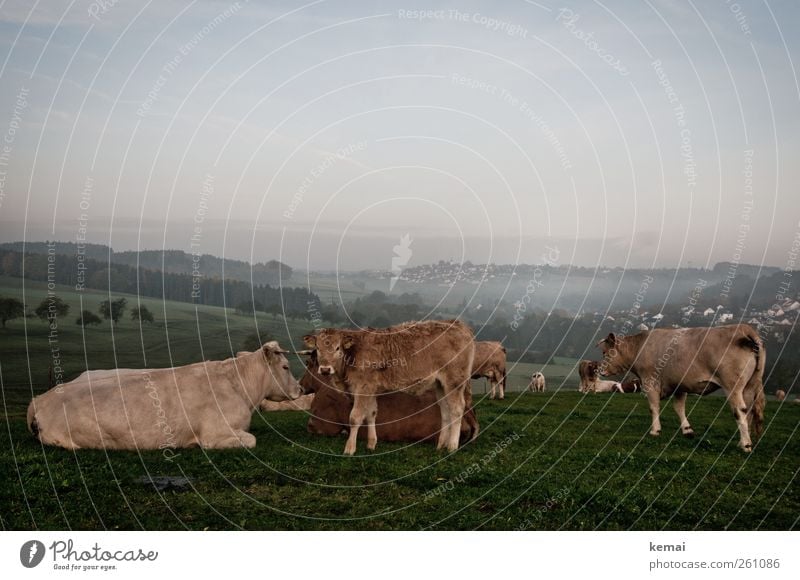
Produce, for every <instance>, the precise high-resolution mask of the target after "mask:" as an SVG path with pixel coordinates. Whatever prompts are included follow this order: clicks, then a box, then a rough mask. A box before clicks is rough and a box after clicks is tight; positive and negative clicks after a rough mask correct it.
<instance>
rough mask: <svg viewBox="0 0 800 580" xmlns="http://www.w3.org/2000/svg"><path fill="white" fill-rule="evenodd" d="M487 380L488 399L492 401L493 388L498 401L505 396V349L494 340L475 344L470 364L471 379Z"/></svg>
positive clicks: (493, 395) (480, 341)
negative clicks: (489, 388) (473, 357)
mask: <svg viewBox="0 0 800 580" xmlns="http://www.w3.org/2000/svg"><path fill="white" fill-rule="evenodd" d="M481 377H486V378H487V379H489V384H490V385H491V391H490V392H489V398H490V399H494V397H495V388H496V389H497V392H498V395H499V396H498V397H497V398H498V399H504V398H505V396H506V349H505V347H504V346H503V345H502V344H500V343H499V342H497V341H494V340H479V341H476V342H475V360H474V361H473V363H472V378H473V379H479V378H481Z"/></svg>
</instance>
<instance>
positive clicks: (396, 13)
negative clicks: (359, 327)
mask: <svg viewBox="0 0 800 580" xmlns="http://www.w3.org/2000/svg"><path fill="white" fill-rule="evenodd" d="M798 24H800V6H798V4H797V3H796V2H790V1H783V2H776V1H770V2H763V1H755V0H753V1H749V0H740V1H738V2H732V1H730V2H729V1H727V0H719V1H710V2H697V1H694V2H692V1H683V0H644V1H642V2H620V1H607V2H596V1H574V2H565V3H560V2H558V3H557V2H555V1H554V0H541V1H537V2H533V1H526V0H509V1H507V2H488V1H485V2H465V1H450V2H441V3H436V2H433V3H432V2H421V1H420V2H340V1H323V0H319V1H311V2H305V1H303V2H294V1H291V2H258V1H256V0H251V1H249V2H246V1H239V2H227V1H201V0H198V1H195V2H177V1H173V0H160V1H158V2H155V1H153V2H149V3H144V2H132V1H130V0H117V1H116V2H115V1H114V0H104V1H102V2H100V1H95V2H88V1H85V0H75V1H72V2H66V1H64V2H55V1H40V2H30V1H5V2H2V4H0V241H14V240H23V239H24V240H29V241H39V240H45V239H58V240H63V241H82V240H83V239H86V240H87V241H90V242H94V243H103V244H109V245H111V246H112V247H114V248H115V249H117V250H129V249H161V248H171V249H172V248H175V249H183V250H185V251H187V252H194V253H210V254H215V255H224V256H226V257H231V258H237V259H246V260H252V261H265V260H269V259H279V260H281V261H283V262H285V263H287V264H289V265H291V266H293V267H295V268H300V269H316V270H334V269H343V270H354V269H364V268H369V269H373V268H375V269H385V270H388V269H390V267H392V260H393V258H394V259H395V263H397V260H398V259H400V260H401V261H404V262H406V263H405V264H404V265H416V264H424V263H430V262H434V261H438V260H455V261H464V260H470V261H472V262H474V263H484V262H488V261H492V262H496V263H523V262H524V263H541V262H542V261H544V256H545V255H554V253H553V251H552V250H553V249H555V250H556V252H555V253H556V254H557V255H558V256H559V261H560V262H562V263H564V264H566V263H572V264H576V265H583V266H592V265H605V266H624V267H637V268H648V267H674V266H678V265H681V266H687V265H689V266H697V267H702V266H712V265H713V264H714V263H716V262H720V261H734V262H742V263H752V264H769V265H773V266H780V267H791V265H792V259H793V258H792V251H793V248H794V249H796V248H797V244H798V240H800V191H799V189H800V188H798V185H800V167H799V165H800V164H798V162H797V160H798V159H800V155H798V153H800V151H798V149H799V147H798V145H800V143H799V142H798V140H800V87H799V85H798V77H797V65H796V62H797V56H798V44H800V37H798V35H797V34H796V33H795V30H796V28H797V25H798ZM404 236H407V239H408V240H410V241H409V242H402V238H403V237H404ZM400 246H402V247H400ZM398 247H399V250H398Z"/></svg>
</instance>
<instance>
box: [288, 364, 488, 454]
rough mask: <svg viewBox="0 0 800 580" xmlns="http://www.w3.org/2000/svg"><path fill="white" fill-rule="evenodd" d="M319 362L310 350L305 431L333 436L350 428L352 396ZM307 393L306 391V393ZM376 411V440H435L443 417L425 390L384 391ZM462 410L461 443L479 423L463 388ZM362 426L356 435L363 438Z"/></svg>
mask: <svg viewBox="0 0 800 580" xmlns="http://www.w3.org/2000/svg"><path fill="white" fill-rule="evenodd" d="M318 368H319V365H318V363H317V360H316V356H315V354H313V353H311V355H310V357H309V361H308V365H307V369H306V372H305V374H304V375H303V377H302V378H301V379H300V384H301V385H302V386H303V389H304V390H305V391H306V392H313V393H314V394H313V395H310V396H312V397H313V399H312V402H311V409H310V415H311V416H310V417H309V419H308V426H307V428H308V432H309V433H313V434H315V435H328V436H335V435H339V434H342V433H345V434H347V433H349V431H350V419H349V418H350V412H351V410H352V408H353V399H352V397H351V396H349V395H347V394H345V393H343V392H342V391H340V390H339V389H337V388H336V387H335V386H333V377H332V376H331V375H327V376H322V375H320V374H319V373H318ZM307 396H308V395H307ZM377 400H378V415H377V417H376V418H375V429H376V431H377V435H378V440H379V441H431V442H433V441H435V440H436V437H437V436H438V435H439V432H440V431H441V428H442V417H441V413H440V412H439V406H438V405H437V403H436V394H435V393H431V392H427V393H423V394H422V395H420V396H414V395H409V394H407V393H402V392H395V393H385V394H383V395H380V396H378V398H377ZM464 400H465V410H464V418H463V419H462V421H461V431H460V436H459V439H460V441H461V442H462V443H464V442H467V441H471V440H473V439H475V438H476V437H477V436H478V431H479V428H480V427H479V425H478V419H477V417H476V415H475V410H474V409H473V407H472V392H471V390H470V389H466V390H465V391H464ZM365 437H366V433H365V432H364V430H363V429H362V430H361V431H360V432H359V438H361V439H364V438H365Z"/></svg>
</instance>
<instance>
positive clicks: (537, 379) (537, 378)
mask: <svg viewBox="0 0 800 580" xmlns="http://www.w3.org/2000/svg"><path fill="white" fill-rule="evenodd" d="M545 388H546V384H545V380H544V375H543V374H542V373H533V375H531V382H530V383H529V384H528V390H530V391H533V392H534V393H543V392H544V390H545Z"/></svg>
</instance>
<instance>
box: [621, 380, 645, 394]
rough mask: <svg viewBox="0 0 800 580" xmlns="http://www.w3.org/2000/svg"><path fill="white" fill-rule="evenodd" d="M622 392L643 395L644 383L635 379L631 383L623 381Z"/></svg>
mask: <svg viewBox="0 0 800 580" xmlns="http://www.w3.org/2000/svg"><path fill="white" fill-rule="evenodd" d="M622 392H623V393H641V392H642V381H640V380H639V379H633V380H630V381H623V382H622Z"/></svg>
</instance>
